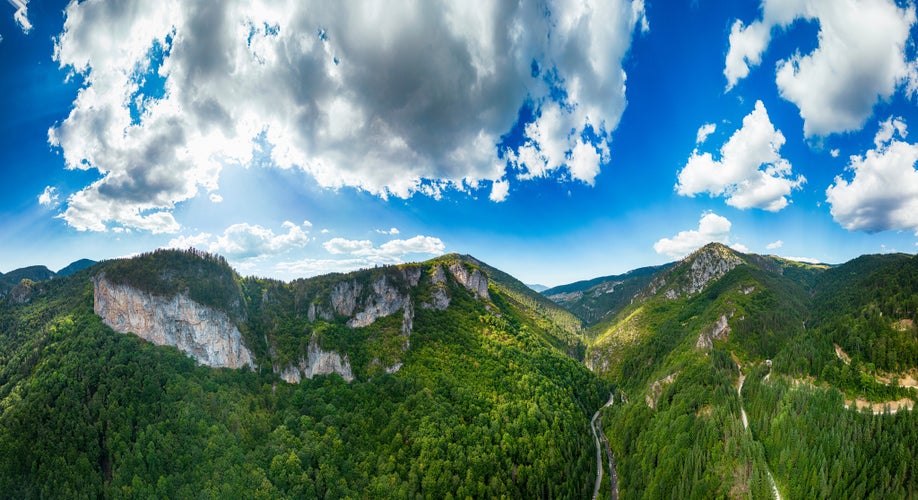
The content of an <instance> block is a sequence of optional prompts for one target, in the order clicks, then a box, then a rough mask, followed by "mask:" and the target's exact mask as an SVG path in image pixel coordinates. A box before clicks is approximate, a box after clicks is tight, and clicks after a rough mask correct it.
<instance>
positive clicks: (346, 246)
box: [322, 238, 373, 255]
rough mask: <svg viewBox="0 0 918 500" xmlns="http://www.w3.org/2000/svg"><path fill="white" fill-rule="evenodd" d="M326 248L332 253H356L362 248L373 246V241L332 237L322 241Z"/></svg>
mask: <svg viewBox="0 0 918 500" xmlns="http://www.w3.org/2000/svg"><path fill="white" fill-rule="evenodd" d="M322 246H323V247H325V250H326V251H327V252H328V253H330V254H332V255H341V254H350V253H356V252H359V251H361V250H369V249H371V248H373V242H372V241H370V240H348V239H345V238H332V239H330V240H328V241H326V242H325V243H322Z"/></svg>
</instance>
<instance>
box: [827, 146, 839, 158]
mask: <svg viewBox="0 0 918 500" xmlns="http://www.w3.org/2000/svg"><path fill="white" fill-rule="evenodd" d="M840 153H841V151H839V149H838V148H835V149H833V150H831V151H829V155H831V156H832V158H838V155H839V154H840Z"/></svg>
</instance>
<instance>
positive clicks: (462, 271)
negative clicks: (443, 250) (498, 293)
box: [449, 262, 490, 299]
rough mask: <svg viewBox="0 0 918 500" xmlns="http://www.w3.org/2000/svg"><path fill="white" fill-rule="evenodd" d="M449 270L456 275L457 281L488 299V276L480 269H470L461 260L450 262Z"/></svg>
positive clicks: (480, 296)
mask: <svg viewBox="0 0 918 500" xmlns="http://www.w3.org/2000/svg"><path fill="white" fill-rule="evenodd" d="M449 270H450V272H451V273H453V276H455V277H456V281H458V282H459V283H462V286H464V287H465V288H467V289H468V290H469V291H471V292H473V293H475V295H477V296H478V297H479V298H482V299H488V298H490V297H489V296H488V277H487V276H485V275H484V274H483V273H482V272H481V271H479V270H478V269H474V270H469V269H468V268H467V267H465V266H464V265H463V264H462V263H461V262H454V263H452V264H450V266H449Z"/></svg>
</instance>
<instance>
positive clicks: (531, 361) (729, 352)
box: [0, 244, 918, 498]
mask: <svg viewBox="0 0 918 500" xmlns="http://www.w3.org/2000/svg"><path fill="white" fill-rule="evenodd" d="M32 270H33V271H40V269H37V268H36V269H32ZM30 272H31V271H30ZM48 272H49V273H50V271H48ZM10 274H13V273H10ZM52 274H53V273H52ZM6 276H8V275H4V276H3V277H0V279H2V278H6ZM33 276H34V277H39V278H40V277H41V276H38V275H33ZM606 286H608V287H610V288H611V289H612V290H613V291H612V292H611V293H603V294H599V297H601V298H597V297H594V298H596V299H597V300H593V301H592V302H586V299H588V298H589V297H592V294H593V293H595V292H596V291H598V290H602V289H603V288H602V287H606ZM626 290H627V293H620V292H626ZM556 291H557V289H556ZM577 291H581V292H583V294H582V295H581V296H580V299H578V301H569V302H567V303H566V304H567V306H568V307H569V308H570V309H571V310H566V309H564V308H562V307H561V306H560V305H559V304H557V303H555V302H553V301H552V300H549V299H548V298H547V297H545V296H543V295H541V294H538V293H536V292H534V291H533V290H531V289H530V288H529V287H528V286H526V285H525V284H523V283H522V282H520V281H518V280H517V279H515V278H513V277H512V276H510V275H508V274H506V273H503V272H501V271H500V270H498V269H495V268H493V267H491V266H489V265H487V264H486V263H484V262H481V261H479V260H477V259H475V258H474V257H471V256H468V255H460V254H449V255H444V256H441V257H438V258H435V259H432V260H430V261H427V262H421V263H411V264H403V265H398V266H387V267H379V268H374V269H367V270H362V271H356V272H351V273H343V274H330V275H325V276H319V277H315V278H310V279H300V280H295V281H293V282H289V283H287V282H281V281H275V280H270V279H262V278H253V277H242V276H239V275H238V274H237V273H236V272H235V271H234V270H233V269H232V268H231V267H230V266H229V265H228V264H227V262H226V261H225V260H224V259H222V258H221V257H218V256H213V255H209V254H206V253H202V252H197V251H186V252H177V251H156V252H152V253H149V254H144V255H141V256H138V257H136V258H133V259H126V260H115V261H109V262H103V263H98V264H95V265H92V266H90V267H88V268H84V269H82V270H78V271H76V272H74V273H73V274H72V275H69V276H63V277H61V276H60V275H58V276H57V277H55V278H54V279H47V280H38V281H33V280H31V279H27V280H24V281H20V282H19V283H18V284H17V285H15V286H14V287H13V288H11V289H10V293H8V294H7V295H6V296H5V297H4V298H2V299H0V491H3V492H4V495H8V496H13V497H48V496H50V497H69V496H78V495H77V493H79V495H88V496H128V497H135V496H154V497H187V496H205V497H216V496H223V497H227V496H228V497H237V496H240V495H249V494H252V492H256V493H258V492H261V493H259V494H264V496H267V497H273V498H302V497H307V498H315V497H331V498H339V497H347V496H350V497H373V498H379V497H400V498H404V497H412V496H423V497H435V498H447V497H448V496H451V495H452V496H463V497H465V496H468V497H495V496H501V495H504V496H507V497H513V498H522V497H526V498H529V497H571V498H585V497H589V496H590V495H591V491H593V489H594V482H595V483H596V484H599V485H600V486H601V488H600V491H603V492H606V491H609V488H611V487H612V483H611V482H610V481H609V479H608V477H609V476H610V475H611V474H606V475H604V476H602V478H601V480H599V479H597V478H598V476H597V471H596V466H597V462H596V460H597V459H602V456H603V451H602V449H597V448H596V447H597V446H600V447H602V446H605V440H606V439H607V441H608V447H609V450H610V451H611V452H612V453H613V454H614V464H612V463H610V462H608V461H607V460H605V459H602V460H601V461H600V463H601V464H603V465H602V468H606V466H607V465H608V466H609V468H610V469H611V470H612V471H615V472H616V478H617V482H616V483H615V484H616V485H617V488H618V493H619V494H620V497H621V498H634V497H649V498H667V497H678V498H693V497H697V498H720V497H731V498H736V497H743V498H746V497H755V498H765V497H772V496H773V495H774V493H775V492H776V491H777V492H779V493H780V494H781V495H782V497H783V498H826V497H845V498H859V497H866V496H870V495H876V496H879V497H892V498H908V497H914V496H916V495H918V469H916V464H918V413H916V412H914V411H910V410H911V408H913V407H914V405H915V404H916V402H918V388H916V386H918V382H916V380H918V329H916V327H915V325H916V322H918V299H916V297H918V257H916V256H912V255H903V254H895V255H868V256H863V257H860V258H858V259H855V260H853V261H851V262H848V263H845V264H842V265H838V266H826V265H810V264H804V263H799V262H794V261H788V260H785V259H781V258H777V257H771V256H759V255H753V254H742V253H738V252H736V251H734V250H731V249H729V248H727V247H725V246H723V245H719V244H711V245H708V246H705V247H704V248H702V249H700V250H698V251H697V252H695V253H694V254H692V255H690V256H688V257H686V258H685V259H683V260H682V261H679V262H676V263H673V264H671V265H667V266H662V267H660V268H656V269H642V270H637V271H635V272H632V273H628V274H626V275H622V276H613V277H607V278H600V279H597V280H592V281H590V282H583V283H577V284H572V285H570V286H568V287H567V288H562V289H561V290H560V292H559V293H574V292H577ZM604 296H613V297H615V300H606V297H604ZM622 297H626V298H627V300H624V299H623V298H622ZM587 304H589V307H592V308H593V309H591V311H592V313H595V314H596V315H597V317H599V318H601V319H600V320H598V321H595V322H593V323H592V324H589V323H590V322H589V321H586V323H587V326H586V327H584V326H583V323H584V322H583V321H581V318H578V317H577V316H576V315H575V314H574V313H573V312H574V311H581V312H582V311H583V310H584V309H583V308H584V307H586V305H587ZM604 307H605V308H608V309H603V308H604ZM592 313H591V314H592ZM610 391H611V392H612V398H609V392H610ZM603 403H606V405H604V404H603ZM858 409H861V410H858ZM597 410H598V411H597ZM893 411H895V412H894V413H893ZM594 412H595V414H594ZM594 424H595V427H593V425H594ZM592 428H595V429H597V434H596V436H594V435H593V434H592V432H593V431H592ZM601 437H602V438H603V439H600V438H601ZM600 443H602V444H600ZM868 470H869V471H876V473H871V474H865V473H864V471H868ZM607 472H608V471H607Z"/></svg>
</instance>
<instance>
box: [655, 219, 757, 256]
mask: <svg viewBox="0 0 918 500" xmlns="http://www.w3.org/2000/svg"><path fill="white" fill-rule="evenodd" d="M731 226H732V224H731V223H730V221H729V220H727V218H726V217H722V216H720V215H717V214H715V213H713V212H706V213H703V214H701V219H700V220H699V221H698V229H690V230H687V231H680V232H679V234H677V235H675V236H673V237H672V238H663V239H661V240H659V241H657V242H656V243H654V244H653V249H654V251H655V252H657V253H658V254H661V255H668V256H670V257H673V258H677V259H678V258H682V257H685V256H686V255H688V254H690V253H692V252H694V251H695V250H698V249H699V248H701V247H703V246H705V245H707V244H708V243H711V242H717V243H724V244H729V242H730V227H731ZM742 248H743V250H741V251H742V252H748V249H746V247H744V246H743V247H742Z"/></svg>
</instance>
